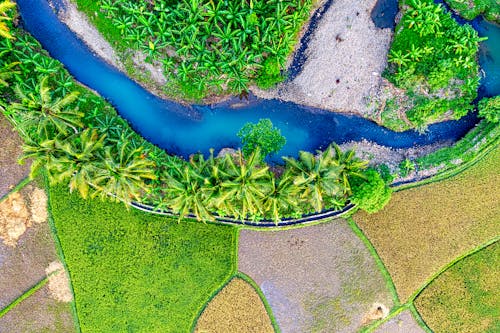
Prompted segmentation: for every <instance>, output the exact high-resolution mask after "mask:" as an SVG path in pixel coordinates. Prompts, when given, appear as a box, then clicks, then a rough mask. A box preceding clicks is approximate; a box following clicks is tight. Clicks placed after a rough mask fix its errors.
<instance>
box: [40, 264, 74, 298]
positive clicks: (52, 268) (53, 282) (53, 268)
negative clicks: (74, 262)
mask: <svg viewBox="0 0 500 333" xmlns="http://www.w3.org/2000/svg"><path fill="white" fill-rule="evenodd" d="M45 273H46V274H47V276H48V277H49V284H48V288H49V293H50V297H51V298H53V299H55V300H57V301H59V302H65V303H68V302H71V301H72V300H73V294H72V293H71V288H70V286H69V279H68V275H67V274H66V271H65V270H64V266H63V265H62V264H61V262H59V261H53V262H51V263H50V264H49V266H48V267H47V268H46V269H45ZM52 273H53V274H52Z"/></svg>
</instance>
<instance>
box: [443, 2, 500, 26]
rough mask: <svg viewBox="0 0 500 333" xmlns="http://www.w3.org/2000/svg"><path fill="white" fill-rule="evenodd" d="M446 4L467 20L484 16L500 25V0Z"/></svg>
mask: <svg viewBox="0 0 500 333" xmlns="http://www.w3.org/2000/svg"><path fill="white" fill-rule="evenodd" d="M446 3H447V4H448V5H449V6H450V7H451V8H452V9H453V10H454V11H456V12H458V13H459V14H460V16H462V17H464V18H466V19H467V20H472V19H474V18H476V17H477V16H479V15H484V17H485V18H486V19H487V20H490V21H493V22H496V23H500V3H499V2H498V0H446Z"/></svg>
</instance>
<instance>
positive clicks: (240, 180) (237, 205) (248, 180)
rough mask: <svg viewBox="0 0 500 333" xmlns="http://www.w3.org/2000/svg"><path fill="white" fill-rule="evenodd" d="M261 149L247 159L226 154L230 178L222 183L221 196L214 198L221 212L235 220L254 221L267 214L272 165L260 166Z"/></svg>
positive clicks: (226, 164)
mask: <svg viewBox="0 0 500 333" xmlns="http://www.w3.org/2000/svg"><path fill="white" fill-rule="evenodd" d="M260 161H261V154H260V149H259V148H257V149H256V150H255V151H254V152H252V154H250V156H249V157H248V158H247V159H246V160H245V159H244V158H243V153H242V152H241V151H238V154H237V156H236V157H235V158H234V159H233V157H232V156H230V155H226V156H225V157H224V159H223V162H222V163H223V168H224V172H225V173H227V178H226V179H225V180H224V182H223V183H222V184H221V194H220V196H219V197H217V198H214V200H215V205H216V207H218V208H219V209H221V210H223V211H226V212H228V213H229V214H231V215H232V216H234V217H235V218H242V219H244V218H248V217H251V218H254V217H257V216H259V214H263V213H264V207H263V200H264V198H265V197H266V195H267V194H268V193H269V192H270V188H269V185H270V182H269V178H270V174H269V167H268V166H261V165H259V164H260Z"/></svg>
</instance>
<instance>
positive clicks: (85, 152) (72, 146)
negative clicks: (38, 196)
mask: <svg viewBox="0 0 500 333" xmlns="http://www.w3.org/2000/svg"><path fill="white" fill-rule="evenodd" d="M105 138H106V135H105V134H103V135H101V136H100V137H99V135H98V133H97V130H91V129H86V130H85V131H83V132H81V133H80V134H78V135H75V136H73V137H70V138H67V139H65V140H64V141H60V140H56V141H55V146H56V148H57V149H58V153H59V154H58V155H59V156H57V157H56V158H55V159H54V161H53V163H52V164H51V165H49V166H48V169H49V177H50V180H51V181H52V182H53V183H61V182H64V181H69V190H70V192H73V191H74V190H77V191H78V192H79V193H80V195H81V196H82V198H87V197H88V194H89V190H90V185H89V184H92V182H93V178H94V175H95V173H96V166H97V165H98V164H99V163H100V162H101V161H102V158H103V156H102V153H103V147H104V139H105Z"/></svg>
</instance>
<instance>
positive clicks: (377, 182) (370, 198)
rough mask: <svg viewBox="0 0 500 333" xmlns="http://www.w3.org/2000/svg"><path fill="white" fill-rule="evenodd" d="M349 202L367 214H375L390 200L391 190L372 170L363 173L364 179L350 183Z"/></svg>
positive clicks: (357, 179) (356, 179)
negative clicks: (350, 194) (350, 193)
mask: <svg viewBox="0 0 500 333" xmlns="http://www.w3.org/2000/svg"><path fill="white" fill-rule="evenodd" d="M351 184H352V192H353V194H352V196H351V202H352V203H354V204H356V205H357V206H358V207H359V208H361V209H362V210H364V211H365V212H367V213H375V212H378V211H379V210H381V209H382V208H384V206H385V205H386V204H387V203H388V202H389V200H390V199H391V194H392V190H391V189H390V188H389V187H388V186H387V184H386V183H385V181H384V180H383V179H382V177H381V176H380V174H379V173H378V172H377V171H376V170H374V169H368V170H366V172H365V179H362V178H355V179H354V180H353V181H352V183H351Z"/></svg>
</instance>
